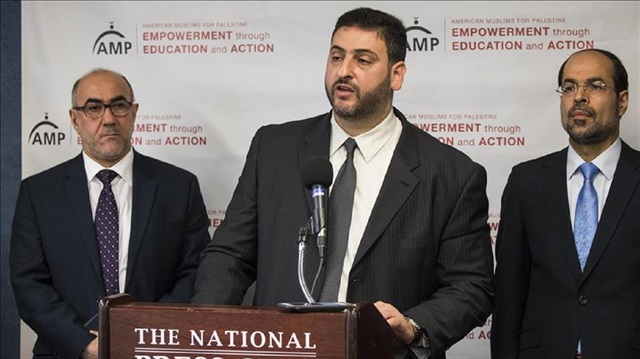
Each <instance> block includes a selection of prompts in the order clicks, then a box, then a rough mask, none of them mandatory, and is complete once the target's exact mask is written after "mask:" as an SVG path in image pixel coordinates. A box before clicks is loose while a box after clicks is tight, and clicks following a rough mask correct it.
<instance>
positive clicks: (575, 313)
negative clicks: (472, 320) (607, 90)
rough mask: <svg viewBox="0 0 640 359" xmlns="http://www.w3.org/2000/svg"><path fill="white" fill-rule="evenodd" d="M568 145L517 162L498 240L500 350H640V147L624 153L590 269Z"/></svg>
mask: <svg viewBox="0 0 640 359" xmlns="http://www.w3.org/2000/svg"><path fill="white" fill-rule="evenodd" d="M566 165H567V149H566V148H565V149H563V150H562V151H559V152H555V153H552V154H549V155H547V156H544V157H541V158H538V159H535V160H531V161H528V162H524V163H521V164H519V165H517V166H515V167H514V168H513V170H512V172H511V175H510V176H509V181H508V182H507V185H506V187H505V190H504V194H503V197H502V214H501V219H500V227H499V230H498V240H497V243H496V256H497V267H496V306H495V312H494V314H493V322H492V323H493V325H492V331H491V354H492V355H491V356H492V358H494V359H507V358H509V359H515V358H522V359H525V358H527V359H529V358H530V359H533V358H566V359H569V358H574V357H575V353H576V349H577V346H578V339H580V341H581V346H582V357H583V358H585V359H599V358H636V359H638V358H640V152H638V151H635V150H634V149H632V148H631V147H629V146H628V145H627V144H626V143H624V142H623V143H622V152H621V153H620V160H619V161H618V165H617V168H616V172H615V174H614V178H613V182H612V183H611V188H610V190H609V194H608V196H607V199H606V202H605V204H604V208H603V210H602V214H601V216H600V221H599V223H598V229H597V232H596V235H595V238H594V239H593V244H592V246H591V251H590V253H589V257H588V258H587V263H586V265H585V268H584V271H582V270H581V269H580V263H579V260H578V254H577V251H576V247H575V242H574V237H573V230H572V228H571V217H570V213H569V211H570V210H569V201H568V199H567V178H566Z"/></svg>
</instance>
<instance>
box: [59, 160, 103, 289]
mask: <svg viewBox="0 0 640 359" xmlns="http://www.w3.org/2000/svg"><path fill="white" fill-rule="evenodd" d="M63 171H64V176H65V184H64V185H65V192H66V195H67V198H68V200H69V206H70V207H71V211H72V212H73V213H72V216H73V218H74V219H75V221H76V226H77V227H78V231H79V232H80V237H81V238H82V242H83V243H84V246H85V249H86V250H87V254H88V256H89V259H90V261H91V266H92V267H93V270H94V271H95V272H96V275H97V276H98V277H100V278H102V267H101V264H100V254H99V250H98V241H97V239H96V230H95V226H94V224H93V215H92V213H91V202H90V200H89V188H88V185H87V173H86V171H85V169H84V161H83V159H82V154H81V155H79V156H77V157H76V158H74V159H73V160H71V161H69V162H68V165H67V166H65V167H64V170H63Z"/></svg>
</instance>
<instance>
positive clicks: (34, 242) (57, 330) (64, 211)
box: [10, 152, 210, 359]
mask: <svg viewBox="0 0 640 359" xmlns="http://www.w3.org/2000/svg"><path fill="white" fill-rule="evenodd" d="M132 207H133V208H132V218H131V237H130V244H129V260H128V263H127V279H126V287H125V292H126V293H129V294H131V295H132V296H133V297H134V298H135V299H136V300H139V301H163V302H188V301H189V299H190V298H191V295H192V290H193V282H194V280H195V274H196V270H197V267H198V262H199V255H200V252H201V251H202V249H203V248H204V247H205V246H206V244H207V243H208V242H209V239H210V236H209V232H208V224H209V221H208V218H207V213H206V209H205V206H204V201H203V199H202V194H201V193H200V187H199V184H198V180H197V178H196V177H195V176H194V175H193V174H191V173H189V172H187V171H185V170H183V169H180V168H178V167H175V166H173V165H170V164H167V163H164V162H161V161H158V160H155V159H152V158H150V157H146V156H143V155H141V154H139V153H137V152H136V153H134V159H133V201H132ZM10 266H11V282H12V284H13V289H14V293H15V297H16V303H17V305H18V311H19V313H20V316H21V318H22V319H23V320H24V321H25V322H26V323H27V324H28V325H29V326H30V327H31V328H32V329H33V330H34V331H35V332H36V334H37V335H38V339H37V341H36V344H35V347H34V350H33V351H34V354H38V355H57V356H61V357H64V358H72V359H76V358H78V357H80V354H81V352H82V350H83V349H84V348H85V347H86V345H87V344H88V343H89V342H90V341H91V340H92V339H93V338H94V336H93V335H91V334H90V333H89V331H88V330H87V329H86V328H84V327H83V324H84V323H85V322H86V321H88V320H89V319H90V318H92V317H93V316H94V315H95V314H96V313H97V311H98V305H97V302H96V300H97V298H101V297H102V296H104V293H105V292H104V286H103V283H102V270H101V266H100V256H99V252H98V244H97V240H96V236H95V229H94V224H93V217H92V213H91V206H90V203H89V190H88V185H87V175H86V172H85V170H84V162H83V159H82V155H79V156H77V157H75V158H73V159H71V160H69V161H67V162H65V163H62V164H60V165H57V166H55V167H53V168H51V169H49V170H46V171H44V172H42V173H39V174H36V175H34V176H31V177H29V178H27V179H25V180H23V181H22V183H21V185H20V192H19V194H18V200H17V205H16V212H15V216H14V221H13V232H12V237H11V254H10Z"/></svg>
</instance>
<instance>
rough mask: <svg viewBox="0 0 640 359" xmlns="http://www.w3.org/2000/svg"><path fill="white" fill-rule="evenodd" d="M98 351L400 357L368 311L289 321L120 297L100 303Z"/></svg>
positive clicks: (233, 309) (183, 358) (132, 355)
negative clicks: (136, 300)
mask: <svg viewBox="0 0 640 359" xmlns="http://www.w3.org/2000/svg"><path fill="white" fill-rule="evenodd" d="M99 344H100V345H99V348H100V353H99V354H100V359H228V358H234V359H254V358H255V359H258V358H259V359H276V358H277V359H282V358H321V359H324V358H327V359H329V358H332V359H333V358H335V359H343V358H350V359H357V358H367V359H375V358H381V359H383V358H384V359H389V358H394V357H395V358H402V357H404V354H403V352H406V349H404V346H402V345H400V343H399V342H398V341H397V340H396V339H395V338H394V336H393V333H392V332H391V328H390V327H389V326H388V324H387V323H386V321H385V320H384V319H383V318H382V316H381V315H380V313H379V312H378V310H377V309H376V308H375V306H373V304H370V303H366V304H356V305H353V306H352V307H350V308H348V309H345V310H344V311H341V312H322V313H290V312H283V311H281V310H278V309H275V308H260V307H239V306H205V305H194V304H171V305H166V304H159V303H143V302H134V301H133V298H132V297H131V296H129V295H126V294H119V295H115V296H111V297H107V298H105V299H104V300H102V302H101V303H100V338H99ZM394 351H395V352H396V354H395V355H394Z"/></svg>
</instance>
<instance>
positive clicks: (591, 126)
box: [562, 107, 618, 145]
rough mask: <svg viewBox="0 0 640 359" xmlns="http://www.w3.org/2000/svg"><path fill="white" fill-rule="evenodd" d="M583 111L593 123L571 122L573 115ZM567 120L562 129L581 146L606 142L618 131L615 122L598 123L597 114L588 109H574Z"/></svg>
mask: <svg viewBox="0 0 640 359" xmlns="http://www.w3.org/2000/svg"><path fill="white" fill-rule="evenodd" d="M576 110H581V111H584V112H587V113H588V114H589V116H590V117H591V119H592V121H589V120H588V119H587V120H571V114H572V113H573V112H574V111H576ZM566 116H567V120H566V121H564V122H563V124H562V127H564V130H565V131H566V132H567V133H568V134H569V137H570V138H571V140H573V142H575V143H577V144H580V145H593V144H596V143H600V142H603V141H605V140H606V139H607V138H609V137H611V134H613V133H615V132H616V131H617V129H618V126H617V123H616V122H615V121H605V122H604V123H601V122H598V121H596V120H595V119H596V118H597V113H596V112H595V111H594V110H593V109H591V108H588V107H572V108H571V109H570V110H569V111H568V112H567V115H566Z"/></svg>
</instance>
